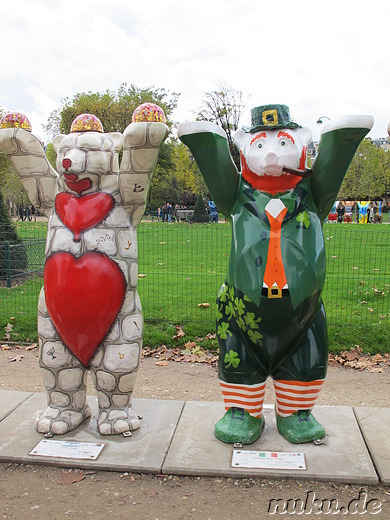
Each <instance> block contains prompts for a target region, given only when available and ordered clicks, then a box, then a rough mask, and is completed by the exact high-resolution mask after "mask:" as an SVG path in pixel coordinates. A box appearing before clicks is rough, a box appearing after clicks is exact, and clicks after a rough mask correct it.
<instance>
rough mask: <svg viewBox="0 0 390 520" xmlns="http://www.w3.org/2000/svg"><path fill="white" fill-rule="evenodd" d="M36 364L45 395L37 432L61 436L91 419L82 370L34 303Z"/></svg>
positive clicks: (41, 303) (42, 297) (44, 310)
mask: <svg viewBox="0 0 390 520" xmlns="http://www.w3.org/2000/svg"><path fill="white" fill-rule="evenodd" d="M38 336H39V343H40V348H39V365H40V367H41V373H42V377H43V381H44V385H45V388H46V392H47V405H48V406H47V408H46V409H45V410H44V411H43V413H41V414H40V415H39V416H38V418H37V420H36V423H35V428H36V429H37V431H38V432H40V433H52V434H57V435H62V434H64V433H67V432H68V431H70V430H74V429H75V428H77V426H79V425H80V424H81V423H82V422H83V421H84V420H85V419H87V418H88V417H90V416H91V411H90V409H89V406H88V405H87V404H86V375H87V370H86V368H85V367H84V366H83V365H82V364H81V363H80V361H79V360H78V359H76V358H75V356H73V355H72V354H71V352H70V351H69V350H68V349H67V348H66V347H65V345H64V344H63V343H62V341H61V339H60V338H59V336H58V334H57V332H56V330H55V328H54V326H53V323H52V321H51V319H50V316H49V314H48V312H47V308H46V304H45V295H44V291H43V289H42V291H41V294H40V297H39V303H38Z"/></svg>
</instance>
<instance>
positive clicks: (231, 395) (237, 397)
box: [219, 380, 265, 418]
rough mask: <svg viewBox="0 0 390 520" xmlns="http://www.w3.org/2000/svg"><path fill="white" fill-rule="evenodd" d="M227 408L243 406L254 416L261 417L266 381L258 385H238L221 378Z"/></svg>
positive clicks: (220, 382)
mask: <svg viewBox="0 0 390 520" xmlns="http://www.w3.org/2000/svg"><path fill="white" fill-rule="evenodd" d="M219 384H220V386H221V390H222V395H223V400H224V403H225V409H226V410H228V409H229V408H233V407H235V408H243V409H244V410H246V411H247V412H248V413H250V414H251V415H253V417H257V418H260V417H261V416H262V414H263V402H264V394H265V382H264V383H258V384H256V385H238V384H232V383H225V381H221V380H219Z"/></svg>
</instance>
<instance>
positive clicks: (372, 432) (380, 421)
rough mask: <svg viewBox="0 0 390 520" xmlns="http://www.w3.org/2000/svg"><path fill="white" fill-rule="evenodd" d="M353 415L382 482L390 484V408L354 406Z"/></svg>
mask: <svg viewBox="0 0 390 520" xmlns="http://www.w3.org/2000/svg"><path fill="white" fill-rule="evenodd" d="M354 410H355V415H356V418H357V420H358V423H359V426H360V429H361V431H362V434H363V437H364V440H365V441H366V444H367V447H368V449H369V451H370V454H371V457H372V460H373V461H374V464H375V467H376V470H377V472H378V474H379V478H380V479H381V481H382V483H383V484H385V485H387V486H389V485H390V408H367V407H363V406H359V407H356V408H355V409H354Z"/></svg>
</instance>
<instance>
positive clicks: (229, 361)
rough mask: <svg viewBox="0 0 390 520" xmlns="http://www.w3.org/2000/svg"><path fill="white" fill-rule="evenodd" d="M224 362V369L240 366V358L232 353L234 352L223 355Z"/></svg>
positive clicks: (235, 353) (230, 351)
mask: <svg viewBox="0 0 390 520" xmlns="http://www.w3.org/2000/svg"><path fill="white" fill-rule="evenodd" d="M224 362H225V363H226V367H225V368H229V367H233V368H237V367H238V365H239V364H240V358H239V357H238V354H237V352H234V350H229V352H227V353H226V354H225V359H224Z"/></svg>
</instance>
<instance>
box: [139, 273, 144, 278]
mask: <svg viewBox="0 0 390 520" xmlns="http://www.w3.org/2000/svg"><path fill="white" fill-rule="evenodd" d="M145 276H146V274H141V273H140V274H139V275H138V278H145Z"/></svg>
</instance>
